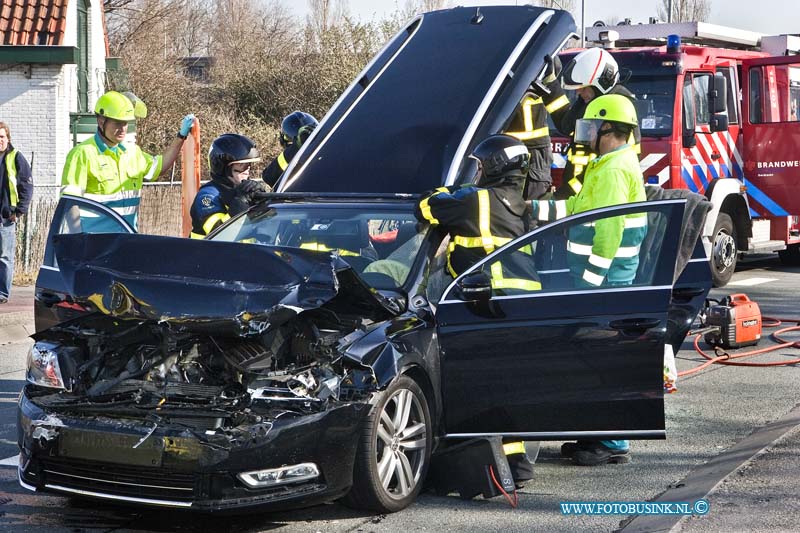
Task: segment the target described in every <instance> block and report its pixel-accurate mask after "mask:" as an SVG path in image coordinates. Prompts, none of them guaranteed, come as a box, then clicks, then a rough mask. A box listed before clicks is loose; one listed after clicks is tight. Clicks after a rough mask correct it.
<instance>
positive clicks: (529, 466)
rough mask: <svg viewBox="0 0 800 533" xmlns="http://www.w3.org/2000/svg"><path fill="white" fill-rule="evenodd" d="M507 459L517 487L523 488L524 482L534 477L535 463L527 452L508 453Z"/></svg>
mask: <svg viewBox="0 0 800 533" xmlns="http://www.w3.org/2000/svg"><path fill="white" fill-rule="evenodd" d="M506 460H507V461H508V467H509V468H510V469H511V477H512V478H513V479H514V484H515V485H516V486H517V488H521V486H522V483H525V482H526V481H530V480H531V479H533V463H531V462H530V460H529V459H528V455H527V454H524V453H515V454H512V455H507V456H506Z"/></svg>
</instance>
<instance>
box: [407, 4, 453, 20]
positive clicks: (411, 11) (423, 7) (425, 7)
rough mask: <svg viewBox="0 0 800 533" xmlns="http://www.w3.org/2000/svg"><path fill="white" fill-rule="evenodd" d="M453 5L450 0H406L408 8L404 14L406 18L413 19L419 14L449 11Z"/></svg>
mask: <svg viewBox="0 0 800 533" xmlns="http://www.w3.org/2000/svg"><path fill="white" fill-rule="evenodd" d="M452 4H453V2H451V1H450V0H406V7H405V9H404V10H403V11H402V13H403V15H404V16H406V17H412V16H414V15H416V14H418V13H427V12H429V11H438V10H439V9H447V8H448V7H451V6H452Z"/></svg>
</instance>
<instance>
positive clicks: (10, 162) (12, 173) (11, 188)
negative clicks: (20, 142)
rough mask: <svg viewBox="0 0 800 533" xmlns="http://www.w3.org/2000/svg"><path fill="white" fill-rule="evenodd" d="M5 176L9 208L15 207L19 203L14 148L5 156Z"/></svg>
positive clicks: (15, 152)
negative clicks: (6, 177)
mask: <svg viewBox="0 0 800 533" xmlns="http://www.w3.org/2000/svg"><path fill="white" fill-rule="evenodd" d="M6 176H8V197H9V200H10V201H11V207H16V206H17V204H18V203H19V193H17V149H16V148H14V149H13V150H11V151H10V152H8V153H7V154H6Z"/></svg>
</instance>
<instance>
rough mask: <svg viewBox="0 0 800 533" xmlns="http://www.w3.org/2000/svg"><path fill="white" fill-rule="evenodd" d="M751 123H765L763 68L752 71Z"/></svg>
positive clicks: (755, 68)
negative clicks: (762, 100)
mask: <svg viewBox="0 0 800 533" xmlns="http://www.w3.org/2000/svg"><path fill="white" fill-rule="evenodd" d="M749 92H750V94H749V98H750V123H751V124H761V123H762V122H763V121H764V117H763V114H762V112H761V67H753V68H751V69H750V91H749Z"/></svg>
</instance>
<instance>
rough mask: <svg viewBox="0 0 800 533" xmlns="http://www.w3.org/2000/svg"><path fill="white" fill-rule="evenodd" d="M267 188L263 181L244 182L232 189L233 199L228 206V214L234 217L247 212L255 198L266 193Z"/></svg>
mask: <svg viewBox="0 0 800 533" xmlns="http://www.w3.org/2000/svg"><path fill="white" fill-rule="evenodd" d="M266 190H267V187H266V185H265V184H264V182H263V181H259V180H244V181H243V182H241V183H239V184H238V185H237V186H236V187H235V188H234V189H233V198H232V199H231V203H230V205H229V206H228V214H229V215H230V216H236V215H238V214H239V213H242V212H244V211H247V210H248V209H249V208H250V205H251V204H252V203H253V200H254V198H255V196H256V195H257V194H259V193H264V192H266Z"/></svg>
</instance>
